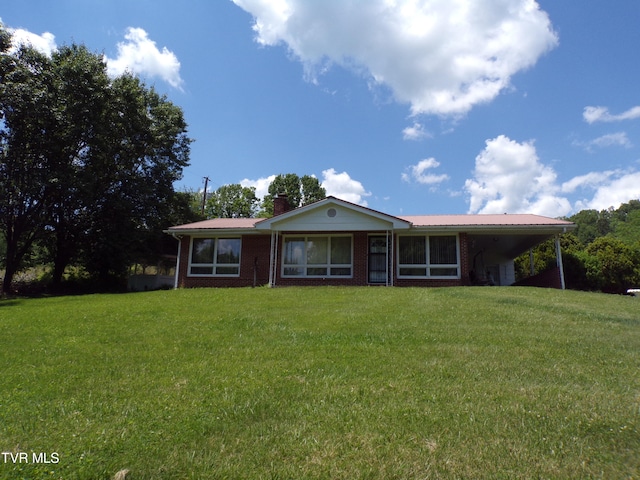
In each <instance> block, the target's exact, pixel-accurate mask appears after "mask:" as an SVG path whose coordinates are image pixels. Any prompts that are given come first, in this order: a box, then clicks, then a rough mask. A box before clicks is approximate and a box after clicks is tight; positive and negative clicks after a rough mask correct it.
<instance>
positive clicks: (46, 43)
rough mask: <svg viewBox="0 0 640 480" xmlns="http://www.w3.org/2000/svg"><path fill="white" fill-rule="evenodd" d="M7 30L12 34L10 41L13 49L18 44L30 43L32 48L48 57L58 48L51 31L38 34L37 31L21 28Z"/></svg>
mask: <svg viewBox="0 0 640 480" xmlns="http://www.w3.org/2000/svg"><path fill="white" fill-rule="evenodd" d="M7 30H8V31H9V33H11V35H12V38H11V43H12V47H13V48H14V49H15V48H17V47H18V46H19V45H31V46H32V47H33V48H35V49H36V50H38V51H39V52H41V53H44V54H45V55H47V56H48V57H50V56H51V54H52V53H53V52H54V51H55V50H57V49H58V46H57V45H56V37H55V35H54V34H53V33H50V32H44V33H43V34H41V35H38V34H37V33H33V32H29V31H28V30H24V29H22V28H15V29H13V28H8V29H7Z"/></svg>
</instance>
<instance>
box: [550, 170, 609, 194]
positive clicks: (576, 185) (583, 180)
mask: <svg viewBox="0 0 640 480" xmlns="http://www.w3.org/2000/svg"><path fill="white" fill-rule="evenodd" d="M619 174H620V171H618V170H608V171H606V172H589V173H587V174H585V175H579V176H577V177H573V178H572V179H571V180H569V181H567V182H564V183H563V184H562V187H561V190H562V192H563V193H573V192H575V191H576V190H578V189H584V188H590V189H597V188H598V187H599V186H600V185H603V184H606V183H607V182H608V180H609V179H610V178H611V177H612V176H614V175H619Z"/></svg>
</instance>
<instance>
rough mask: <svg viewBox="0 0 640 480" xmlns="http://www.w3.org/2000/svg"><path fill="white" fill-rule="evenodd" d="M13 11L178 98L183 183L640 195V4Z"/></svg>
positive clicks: (393, 198) (200, 4)
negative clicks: (299, 181) (186, 146)
mask: <svg viewBox="0 0 640 480" xmlns="http://www.w3.org/2000/svg"><path fill="white" fill-rule="evenodd" d="M0 19H1V20H2V22H3V24H4V25H5V27H8V28H9V29H11V30H12V31H13V32H14V35H15V38H16V39H20V40H21V41H29V42H31V43H32V44H33V45H34V46H36V47H37V48H40V49H42V50H44V51H51V49H55V48H56V47H57V46H60V45H63V44H68V43H71V42H76V43H83V44H85V45H87V47H89V49H91V50H93V51H95V52H99V53H102V54H104V56H105V59H106V61H107V64H108V67H109V71H110V72H111V73H112V74H114V75H116V74H118V73H119V72H121V71H123V70H125V69H127V70H130V71H133V72H135V73H137V74H139V75H140V76H141V77H143V78H144V79H145V81H146V82H147V84H149V85H154V86H155V88H156V89H157V90H159V91H160V92H162V93H165V94H166V95H167V96H168V97H169V99H170V100H171V101H172V102H173V103H175V104H176V105H178V106H180V107H181V108H182V109H183V110H184V113H185V116H186V119H187V122H188V123H189V134H190V136H191V137H192V138H194V139H195V143H194V144H193V145H192V153H191V165H190V166H189V167H188V168H187V169H186V170H185V172H184V178H183V180H182V181H181V182H180V183H179V184H178V185H177V187H178V188H190V189H201V188H202V187H203V177H205V176H208V177H209V178H210V179H211V183H210V187H211V188H213V189H215V188H217V187H219V186H221V185H224V184H228V183H243V184H245V185H253V186H256V188H257V190H258V194H264V193H265V190H266V186H267V185H268V183H269V179H270V178H271V177H272V176H273V175H275V174H278V173H290V172H292V173H297V174H299V175H305V174H308V175H315V176H316V177H317V178H318V179H319V180H320V181H321V182H322V184H323V185H324V186H325V188H326V189H327V192H328V193H329V194H333V195H335V196H337V197H340V198H343V199H345V200H349V201H352V202H355V203H359V204H362V205H366V206H368V207H370V208H374V209H376V210H381V211H384V212H387V213H390V214H406V215H409V214H430V213H433V214H438V213H505V212H508V213H522V212H528V213H537V214H542V215H548V216H552V217H555V216H562V215H571V214H573V213H575V212H577V211H579V210H581V209H584V208H596V209H604V208H608V207H610V206H613V207H617V206H618V205H619V204H620V203H622V202H627V201H629V200H631V199H637V198H640V98H639V94H638V92H639V89H638V85H640V62H638V55H639V53H638V52H639V51H640V28H638V25H640V3H639V2H638V1H637V0H615V1H613V2H611V1H609V0H590V1H587V2H575V1H574V0H538V1H537V2H535V1H533V0H458V1H456V2H452V1H450V0H425V1H410V0H406V1H403V0H366V1H365V0H352V1H344V0H323V1H322V2H321V1H313V0H271V1H269V0H233V1H232V0H190V1H188V2H179V3H178V2H173V1H171V2H170V1H166V0H153V1H151V0H100V1H97V0H96V1H93V0H56V1H55V2H51V1H50V0H22V1H20V2H5V4H4V5H3V6H0Z"/></svg>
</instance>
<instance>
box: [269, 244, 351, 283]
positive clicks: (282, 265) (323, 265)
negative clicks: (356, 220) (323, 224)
mask: <svg viewBox="0 0 640 480" xmlns="http://www.w3.org/2000/svg"><path fill="white" fill-rule="evenodd" d="M292 238H300V239H304V251H303V252H302V259H303V260H304V262H303V263H300V264H295V263H285V260H286V253H285V245H286V243H287V240H288V239H292ZM316 238H326V239H328V242H327V263H320V264H316V263H307V259H308V252H307V248H308V244H309V241H313V239H316ZM333 238H348V239H349V243H350V253H349V255H350V258H351V262H350V263H331V240H332V239H333ZM281 258H282V260H281V262H280V275H281V276H282V278H353V235H350V234H349V235H345V234H311V235H308V234H301V235H295V234H287V235H283V236H282V253H281ZM287 268H292V269H293V268H300V269H302V271H303V273H302V274H296V275H292V274H287V273H285V272H286V269H287ZM314 268H315V269H321V268H326V272H327V273H326V274H321V275H308V274H307V272H308V270H309V269H314ZM332 268H348V269H349V271H350V273H349V275H335V274H333V275H332V274H331V269H332Z"/></svg>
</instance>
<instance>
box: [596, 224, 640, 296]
mask: <svg viewBox="0 0 640 480" xmlns="http://www.w3.org/2000/svg"><path fill="white" fill-rule="evenodd" d="M585 253H586V256H585V257H584V261H585V265H586V269H587V278H588V279H589V280H590V282H591V284H592V285H593V286H594V287H596V288H598V289H599V290H602V291H603V292H607V293H624V292H626V291H627V289H628V288H630V287H632V286H634V285H637V284H638V282H640V271H639V269H638V265H640V251H638V250H637V249H633V248H631V247H629V246H628V245H625V244H624V243H623V242H622V241H621V240H618V239H616V238H614V237H612V236H606V237H600V238H598V239H596V240H594V241H593V242H592V243H591V244H590V245H589V246H588V247H587V249H586V252H585Z"/></svg>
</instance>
